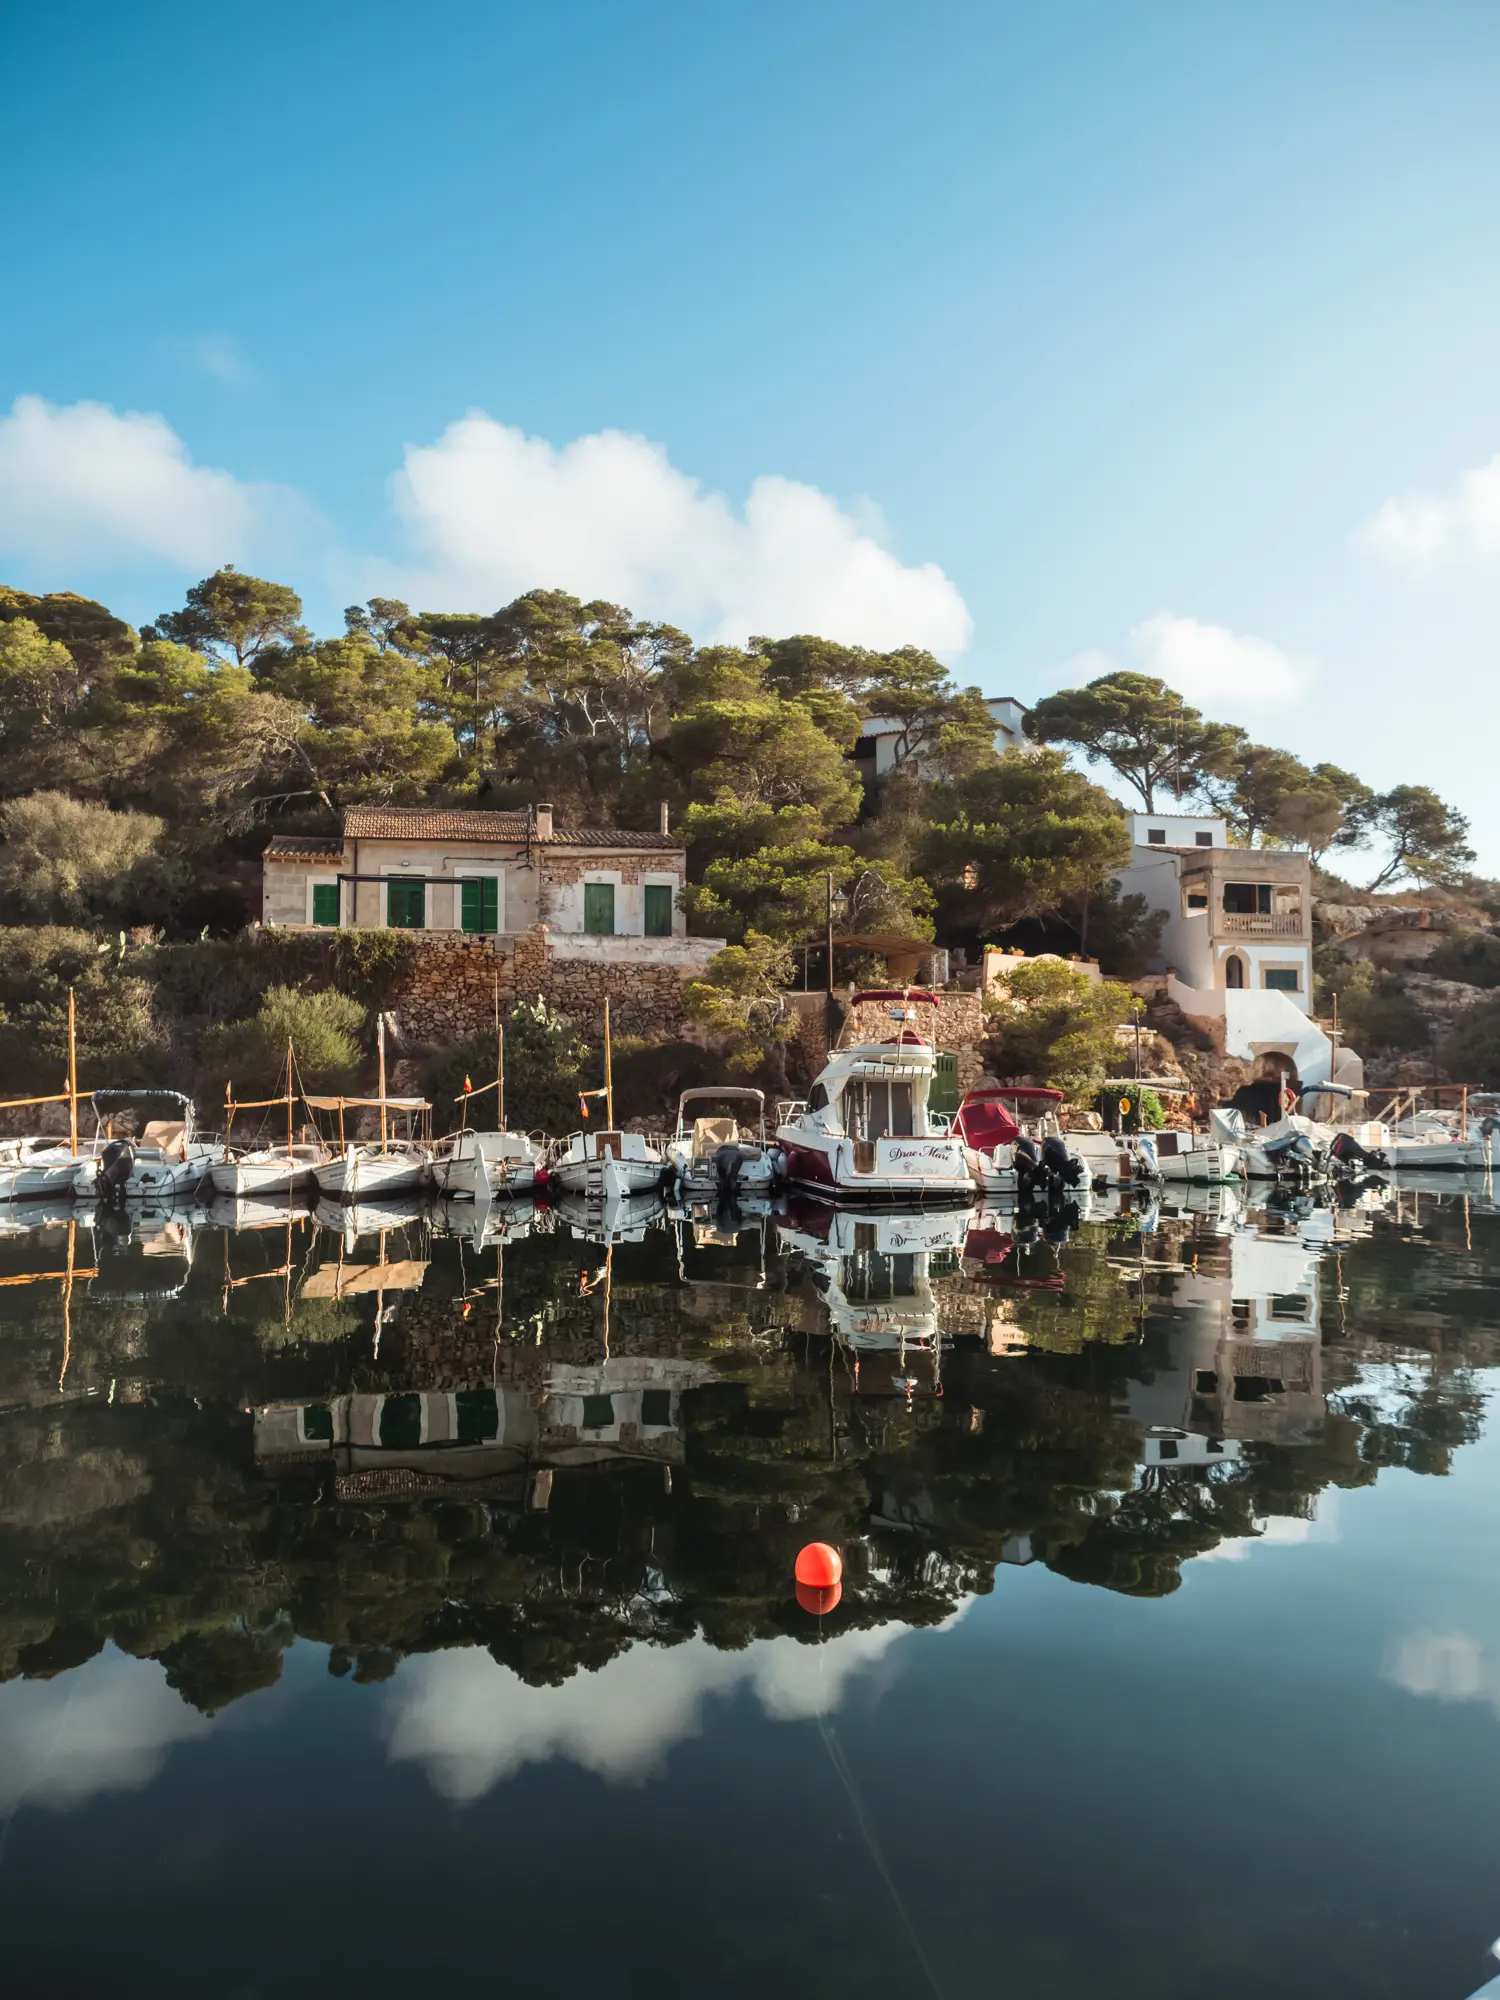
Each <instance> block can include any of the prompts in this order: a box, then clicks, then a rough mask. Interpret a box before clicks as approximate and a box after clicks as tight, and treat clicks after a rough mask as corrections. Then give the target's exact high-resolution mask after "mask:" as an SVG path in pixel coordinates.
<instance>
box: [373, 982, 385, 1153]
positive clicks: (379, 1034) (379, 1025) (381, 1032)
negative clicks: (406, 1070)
mask: <svg viewBox="0 0 1500 2000" xmlns="http://www.w3.org/2000/svg"><path fill="white" fill-rule="evenodd" d="M375 1046H376V1047H377V1049H379V1051H380V1150H381V1152H382V1153H383V1152H385V1151H386V1150H387V1137H386V1114H385V1016H384V1014H377V1015H376V1016H375Z"/></svg>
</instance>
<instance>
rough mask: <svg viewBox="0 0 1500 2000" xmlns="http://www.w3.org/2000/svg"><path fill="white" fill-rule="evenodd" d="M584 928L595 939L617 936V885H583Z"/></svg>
mask: <svg viewBox="0 0 1500 2000" xmlns="http://www.w3.org/2000/svg"><path fill="white" fill-rule="evenodd" d="M583 928H584V929H585V930H586V931H592V933H593V934H594V936H595V937H613V936H614V934H615V885H614V883H613V882H585V883H584V885H583Z"/></svg>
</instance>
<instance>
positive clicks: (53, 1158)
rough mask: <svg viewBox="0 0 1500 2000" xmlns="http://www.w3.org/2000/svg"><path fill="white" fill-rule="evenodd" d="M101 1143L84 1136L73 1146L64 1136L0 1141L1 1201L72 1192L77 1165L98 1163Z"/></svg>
mask: <svg viewBox="0 0 1500 2000" xmlns="http://www.w3.org/2000/svg"><path fill="white" fill-rule="evenodd" d="M102 1150H103V1146H102V1144H101V1143H100V1142H98V1141H96V1140H92V1139H90V1140H86V1141H85V1142H84V1143H83V1144H81V1145H79V1146H77V1147H74V1146H72V1145H70V1144H69V1142H68V1141H67V1140H66V1139H58V1138H53V1137H50V1136H49V1137H37V1138H29V1139H7V1140H5V1141H4V1142H3V1143H0V1201H41V1200H45V1199H48V1198H52V1199H55V1198H57V1197H58V1196H60V1195H72V1194H73V1193H74V1191H75V1189H76V1187H77V1183H78V1171H79V1168H80V1167H81V1166H83V1165H85V1164H87V1163H90V1162H94V1163H97V1161H98V1158H99V1154H100V1153H101V1152H102Z"/></svg>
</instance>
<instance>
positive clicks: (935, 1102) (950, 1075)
mask: <svg viewBox="0 0 1500 2000" xmlns="http://www.w3.org/2000/svg"><path fill="white" fill-rule="evenodd" d="M927 1109H928V1110H929V1111H936V1112H938V1113H940V1114H941V1115H942V1116H943V1117H944V1118H951V1117H952V1116H953V1115H954V1113H955V1112H956V1111H957V1110H958V1057H957V1056H955V1055H946V1054H944V1053H943V1052H942V1051H941V1050H939V1051H938V1054H937V1055H936V1057H935V1058H934V1061H933V1078H932V1088H931V1090H930V1091H929V1093H928V1097H927Z"/></svg>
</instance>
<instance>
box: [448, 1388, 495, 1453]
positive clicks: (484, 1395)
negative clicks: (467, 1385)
mask: <svg viewBox="0 0 1500 2000" xmlns="http://www.w3.org/2000/svg"><path fill="white" fill-rule="evenodd" d="M453 1400H454V1402H455V1403H456V1404H457V1406H458V1438H459V1443H460V1444H491V1443H493V1441H494V1440H495V1439H496V1438H497V1437H498V1436H499V1435H500V1399H499V1397H498V1396H497V1395H496V1393H495V1391H494V1390H493V1389H460V1390H459V1391H458V1394H457V1395H456V1396H455V1397H454V1399H453Z"/></svg>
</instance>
